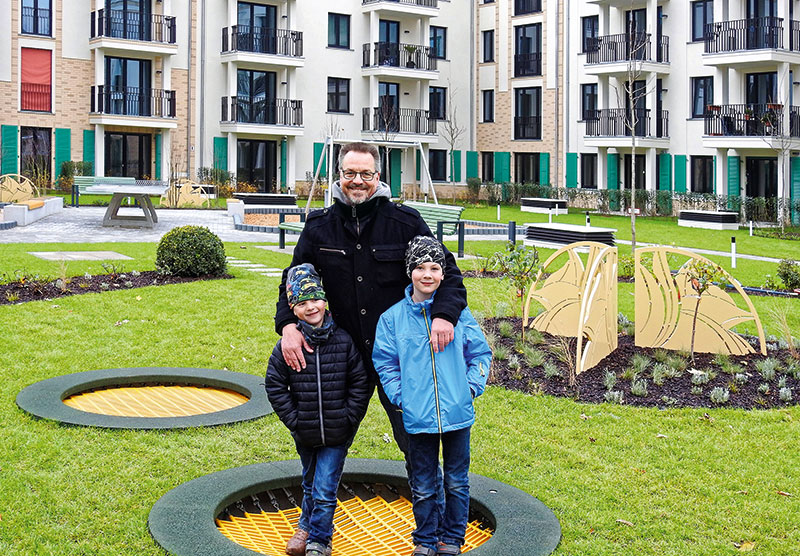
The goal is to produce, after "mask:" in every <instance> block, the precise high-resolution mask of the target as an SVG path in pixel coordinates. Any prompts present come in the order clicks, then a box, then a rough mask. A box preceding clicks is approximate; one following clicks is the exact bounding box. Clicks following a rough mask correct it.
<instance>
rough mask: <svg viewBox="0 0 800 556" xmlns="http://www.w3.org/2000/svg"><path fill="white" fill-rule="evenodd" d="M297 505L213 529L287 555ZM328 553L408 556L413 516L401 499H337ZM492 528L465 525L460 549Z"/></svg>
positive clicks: (258, 548)
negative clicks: (465, 530) (287, 544)
mask: <svg viewBox="0 0 800 556" xmlns="http://www.w3.org/2000/svg"><path fill="white" fill-rule="evenodd" d="M299 519H300V508H297V507H295V508H291V509H288V510H282V511H275V512H261V513H247V514H245V516H244V517H235V516H231V517H230V519H217V527H218V528H219V529H220V531H221V532H222V534H223V535H225V536H226V537H228V538H229V539H230V540H232V541H233V542H235V543H236V544H239V545H241V546H244V547H245V548H249V549H250V550H254V551H256V552H260V553H261V554H267V555H269V556H285V554H286V553H285V549H286V542H287V541H288V540H289V538H290V537H291V536H292V535H293V534H294V531H295V529H296V528H297V522H298V520H299ZM333 527H334V532H333V554H332V556H396V555H399V556H408V555H409V554H411V551H412V550H413V548H414V546H413V545H412V544H411V532H412V531H413V530H414V515H413V513H412V511H411V502H410V501H409V500H408V499H407V498H404V497H402V496H401V497H399V498H398V499H397V500H394V501H392V502H387V501H386V500H385V499H384V498H382V497H380V496H375V497H374V498H370V499H368V500H363V499H361V498H359V497H355V498H351V499H350V500H346V501H342V500H339V501H337V503H336V513H335V514H334V518H333ZM492 533H493V531H492V530H491V529H489V528H487V527H486V525H485V524H483V523H482V522H480V521H473V522H471V523H468V524H467V534H466V539H465V543H464V546H463V547H462V549H461V551H462V552H466V551H468V550H472V549H473V548H475V547H477V546H480V545H482V544H483V543H485V542H486V541H488V540H489V538H491V536H492Z"/></svg>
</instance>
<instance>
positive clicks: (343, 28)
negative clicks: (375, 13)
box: [328, 13, 350, 48]
mask: <svg viewBox="0 0 800 556" xmlns="http://www.w3.org/2000/svg"><path fill="white" fill-rule="evenodd" d="M328 46H330V47H333V48H350V16H349V15H345V14H335V13H328Z"/></svg>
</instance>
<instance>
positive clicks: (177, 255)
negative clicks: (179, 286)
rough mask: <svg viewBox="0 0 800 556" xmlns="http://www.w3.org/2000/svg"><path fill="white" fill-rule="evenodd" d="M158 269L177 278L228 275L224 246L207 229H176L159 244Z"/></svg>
mask: <svg viewBox="0 0 800 556" xmlns="http://www.w3.org/2000/svg"><path fill="white" fill-rule="evenodd" d="M156 268H157V269H158V270H159V271H161V272H164V273H166V274H172V275H175V276H190V277H194V276H219V275H221V274H224V273H225V246H224V245H223V244H222V241H221V240H220V239H219V238H218V237H217V236H216V235H214V234H213V233H212V232H211V230H209V229H208V228H206V227H204V226H181V227H178V228H173V229H172V230H170V231H169V232H167V233H166V234H164V237H162V238H161V241H159V242H158V249H157V250H156Z"/></svg>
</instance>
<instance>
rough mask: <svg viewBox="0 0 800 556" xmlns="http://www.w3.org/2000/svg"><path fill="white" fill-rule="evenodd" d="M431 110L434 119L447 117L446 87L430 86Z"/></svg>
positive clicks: (431, 116)
mask: <svg viewBox="0 0 800 556" xmlns="http://www.w3.org/2000/svg"><path fill="white" fill-rule="evenodd" d="M429 91H430V104H429V106H430V112H429V116H430V118H431V119H432V120H446V119H447V89H446V88H445V87H430V89H429Z"/></svg>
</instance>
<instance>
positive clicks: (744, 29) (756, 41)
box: [704, 17, 783, 54]
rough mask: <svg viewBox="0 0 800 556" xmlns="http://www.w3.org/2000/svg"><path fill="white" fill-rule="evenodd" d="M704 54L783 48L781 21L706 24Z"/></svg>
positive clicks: (769, 18)
mask: <svg viewBox="0 0 800 556" xmlns="http://www.w3.org/2000/svg"><path fill="white" fill-rule="evenodd" d="M704 34H705V53H706V54H718V53H721V52H736V51H740V50H757V49H761V48H771V49H777V48H783V19H781V18H780V17H753V18H750V19H738V20H735V21H719V22H716V23H706V26H705V30H704Z"/></svg>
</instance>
